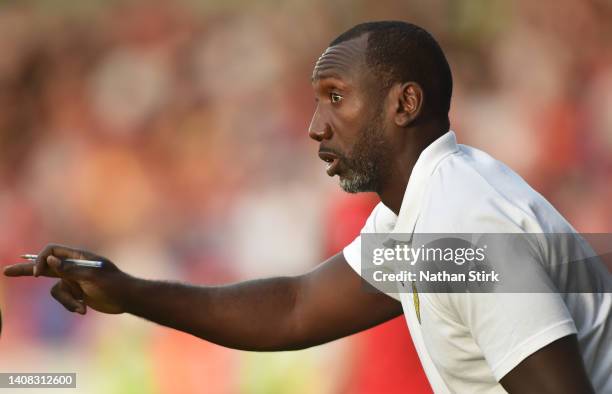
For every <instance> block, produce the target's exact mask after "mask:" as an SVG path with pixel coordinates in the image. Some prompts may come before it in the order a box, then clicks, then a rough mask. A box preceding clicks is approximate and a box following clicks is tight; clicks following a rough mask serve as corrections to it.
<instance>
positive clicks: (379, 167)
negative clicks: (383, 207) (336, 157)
mask: <svg viewBox="0 0 612 394" xmlns="http://www.w3.org/2000/svg"><path fill="white" fill-rule="evenodd" d="M379 114H380V115H379V116H376V117H375V118H374V119H373V121H372V123H371V124H370V126H368V127H366V128H365V129H364V130H363V131H362V132H361V134H360V138H359V140H358V141H357V142H356V143H355V147H354V148H353V152H352V154H351V156H350V157H343V158H342V161H343V163H342V164H344V168H345V174H344V175H343V176H340V177H339V178H340V187H341V188H342V190H344V191H345V192H347V193H359V192H378V191H379V189H380V186H381V181H382V179H384V178H385V176H386V173H387V171H388V165H389V164H388V157H389V151H390V148H389V146H388V145H387V143H386V141H385V139H384V133H383V126H382V119H381V118H382V112H381V111H380V112H379Z"/></svg>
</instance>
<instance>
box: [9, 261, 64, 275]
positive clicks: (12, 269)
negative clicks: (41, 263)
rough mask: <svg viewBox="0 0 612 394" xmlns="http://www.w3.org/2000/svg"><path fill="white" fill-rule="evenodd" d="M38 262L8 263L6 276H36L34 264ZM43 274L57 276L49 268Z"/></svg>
mask: <svg viewBox="0 0 612 394" xmlns="http://www.w3.org/2000/svg"><path fill="white" fill-rule="evenodd" d="M35 264H36V263H33V262H32V263H18V264H13V265H7V266H6V267H4V275H6V276H34V265H35ZM43 275H45V276H50V277H57V275H55V273H53V271H51V270H47V272H45V273H44V274H43Z"/></svg>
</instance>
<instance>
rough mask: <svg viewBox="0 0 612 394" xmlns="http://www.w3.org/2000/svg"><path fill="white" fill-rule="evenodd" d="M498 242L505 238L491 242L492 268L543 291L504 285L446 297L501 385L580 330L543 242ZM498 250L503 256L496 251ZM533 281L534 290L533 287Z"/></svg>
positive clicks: (505, 239) (504, 275) (505, 240)
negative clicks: (532, 357) (552, 274)
mask: <svg viewBox="0 0 612 394" xmlns="http://www.w3.org/2000/svg"><path fill="white" fill-rule="evenodd" d="M497 239H499V240H500V241H499V242H498V243H497V244H495V243H494V242H489V248H488V251H489V252H488V253H487V254H488V256H490V258H489V260H488V262H489V264H490V268H494V269H495V270H497V271H499V272H502V273H501V274H500V276H501V280H502V281H504V277H505V278H506V279H505V280H512V279H515V280H516V279H517V278H518V279H519V280H520V281H521V282H522V283H523V284H524V285H526V289H533V288H534V286H535V284H536V283H537V286H538V288H537V289H538V292H526V291H521V289H520V287H518V286H516V285H512V286H506V287H503V286H502V287H501V292H499V291H492V292H487V293H455V294H448V295H446V297H448V298H449V300H448V302H450V305H451V306H452V307H453V308H452V309H454V311H455V312H456V313H457V314H458V316H457V318H458V320H459V321H461V322H463V324H465V325H467V326H468V328H469V330H470V332H471V333H472V336H473V338H474V340H475V342H476V344H477V345H478V346H479V348H480V349H481V351H482V353H483V355H484V358H485V359H486V360H487V363H488V364H489V366H490V368H491V370H492V372H493V375H494V376H495V378H496V379H497V380H498V381H499V380H501V378H502V377H504V376H505V375H506V374H507V373H508V372H510V371H511V370H512V369H513V368H515V367H516V366H517V365H518V364H519V363H520V362H521V361H523V360H524V359H525V358H526V357H527V356H529V355H531V354H533V353H534V352H536V351H538V350H539V349H541V348H543V347H545V346H546V345H548V344H550V343H551V342H553V341H555V340H557V339H560V338H562V337H565V336H567V335H570V334H575V333H576V332H577V330H576V327H575V325H574V321H573V319H572V316H571V315H570V312H569V311H568V309H567V306H566V305H565V302H564V300H563V298H562V296H561V294H560V293H559V292H558V291H557V289H556V287H555V285H554V283H553V282H552V281H551V279H550V277H549V275H548V274H547V272H546V270H545V268H544V265H543V264H542V261H541V260H542V259H545V258H546V257H545V256H542V255H541V251H540V250H539V248H538V246H537V244H536V243H535V242H526V241H520V244H517V242H510V241H508V239H509V238H508V237H498V238H497ZM517 239H518V238H517ZM521 239H523V238H521ZM525 239H526V238H525ZM492 249H495V250H496V252H497V253H492V252H493V250H492ZM530 281H533V282H534V285H533V286H529V283H528V282H530ZM532 291H533V290H532ZM440 296H441V297H444V296H442V295H440ZM447 305H448V304H447Z"/></svg>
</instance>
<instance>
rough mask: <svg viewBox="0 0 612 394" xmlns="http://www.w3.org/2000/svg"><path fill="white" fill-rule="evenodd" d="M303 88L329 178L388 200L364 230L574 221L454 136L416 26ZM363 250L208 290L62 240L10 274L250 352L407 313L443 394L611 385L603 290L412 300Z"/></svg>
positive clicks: (352, 51) (391, 27)
mask: <svg viewBox="0 0 612 394" xmlns="http://www.w3.org/2000/svg"><path fill="white" fill-rule="evenodd" d="M312 83H313V87H314V91H315V98H316V101H317V107H316V110H315V113H314V115H313V118H312V122H311V125H310V129H309V135H310V137H311V138H313V139H314V140H316V141H318V142H319V143H320V149H319V156H320V157H321V159H323V160H324V161H325V162H327V173H328V174H329V175H330V176H335V175H338V176H339V179H340V185H341V187H342V188H343V189H344V190H345V191H348V192H351V193H356V192H361V191H375V192H376V193H378V195H379V197H380V199H381V203H380V204H379V205H378V206H377V207H376V208H375V209H374V210H373V212H372V214H371V215H370V218H369V219H368V221H367V223H366V225H365V227H364V230H363V231H362V233H368V232H391V231H393V230H394V229H399V230H401V231H402V232H405V233H409V232H412V231H415V232H416V231H422V232H470V231H472V232H474V231H478V232H483V233H485V232H511V230H512V232H517V231H518V232H547V231H548V232H557V231H558V232H563V231H564V230H565V231H567V230H568V229H571V227H570V226H569V225H568V224H567V223H566V222H565V221H564V219H563V218H562V217H561V216H560V215H559V214H558V213H557V212H556V211H555V210H554V208H552V207H551V206H550V204H548V203H546V201H545V200H544V199H543V197H541V196H540V195H539V194H537V193H536V192H535V191H533V190H532V189H531V188H529V187H528V186H527V185H526V183H525V182H524V181H523V180H522V179H520V177H518V175H516V174H514V173H512V172H511V171H510V170H509V169H507V168H506V167H504V166H503V165H502V164H501V163H499V162H496V161H495V160H493V159H492V158H490V157H489V156H487V155H486V154H484V153H482V152H479V151H477V150H475V149H472V148H469V147H465V146H461V145H457V143H456V141H455V135H454V133H453V132H452V131H449V120H448V110H449V106H450V98H451V91H452V78H451V73H450V69H449V66H448V63H447V61H446V59H445V57H444V54H443V53H442V50H441V49H440V47H439V46H438V44H437V43H436V41H435V40H434V39H433V38H432V37H431V36H430V35H429V34H428V33H427V32H426V31H424V30H423V29H421V28H419V27H417V26H415V25H412V24H407V23H403V22H375V23H365V24H361V25H357V26H355V27H353V28H352V29H350V30H348V31H347V32H345V33H343V34H342V35H340V36H339V37H338V38H336V39H335V40H334V41H333V42H332V43H331V44H330V46H329V47H328V48H327V49H326V50H325V52H324V53H323V55H322V56H321V57H320V58H319V59H318V61H317V63H316V65H315V68H314V71H313V75H312ZM443 216H444V217H446V219H445V218H444V217H443ZM360 245H361V240H360V237H358V238H357V239H356V240H355V241H354V242H353V243H351V244H350V245H349V246H347V247H346V248H345V250H344V252H343V253H339V254H337V255H335V256H333V257H331V258H330V259H329V260H327V261H325V262H324V263H322V264H321V265H319V266H318V267H317V268H315V269H314V270H313V271H312V272H309V273H306V274H304V275H301V276H296V277H277V278H270V279H262V280H255V281H247V282H242V283H238V284H233V285H227V286H216V287H204V286H192V285H188V284H182V283H171V282H158V281H149V280H143V279H139V278H135V277H132V276H130V275H128V274H126V273H124V272H122V271H121V270H120V269H119V268H118V267H117V266H116V265H115V264H113V263H112V262H111V261H109V260H108V259H106V258H104V257H101V256H97V255H95V254H93V253H91V252H87V251H83V250H76V249H72V248H68V247H64V246H59V245H49V246H47V247H46V248H45V249H44V250H42V251H41V252H40V253H39V255H38V259H37V260H36V262H34V263H24V264H16V265H13V266H9V267H7V268H6V269H5V274H6V275H8V276H31V275H33V276H48V277H58V278H60V280H59V281H58V282H57V284H56V285H55V286H54V287H53V289H52V290H51V293H52V295H53V297H54V298H56V299H57V300H58V301H59V302H60V303H61V304H62V305H64V306H65V307H66V308H67V309H68V310H69V311H72V312H77V313H81V314H85V312H86V309H87V307H91V308H93V309H95V310H98V311H100V312H104V313H132V314H134V315H137V316H140V317H143V318H145V319H148V320H151V321H154V322H157V323H159V324H163V325H165V326H168V327H172V328H175V329H178V330H182V331H185V332H188V333H191V334H193V335H196V336H198V337H200V338H203V339H206V340H208V341H212V342H214V343H217V344H220V345H223V346H227V347H232V348H236V349H244V350H253V351H275V350H291V349H301V348H305V347H310V346H314V345H318V344H322V343H325V342H329V341H332V340H335V339H338V338H341V337H344V336H347V335H350V334H352V333H355V332H358V331H362V330H365V329H367V328H369V327H372V326H375V325H377V324H380V323H382V322H385V321H387V320H389V319H391V318H393V317H396V316H398V315H400V314H402V313H404V314H405V315H406V319H407V321H408V325H409V328H410V331H411V335H412V338H413V340H414V342H415V347H416V348H417V351H418V352H419V356H420V358H421V361H422V363H423V366H424V369H425V371H426V373H427V376H428V379H429V381H430V383H431V385H432V387H433V389H434V391H435V392H436V393H447V392H459V393H498V392H505V391H507V392H510V393H556V394H558V393H589V392H594V389H595V390H597V391H598V392H612V379H611V378H610V374H609V372H610V370H611V369H612V357H611V356H610V354H611V353H610V351H609V350H610V349H609V343H610V339H611V338H612V337H611V334H610V333H611V331H610V330H611V328H610V327H611V324H610V318H609V308H610V305H611V303H612V301H611V298H610V294H609V293H604V294H595V293H594V294H579V295H577V296H574V297H569V298H568V297H566V296H561V295H560V294H559V293H557V292H551V293H545V294H539V295H534V296H533V297H531V296H530V297H526V295H525V294H509V295H508V294H505V295H504V294H501V295H497V294H481V295H468V294H461V295H460V297H455V296H454V295H444V294H434V295H432V296H430V297H426V296H425V295H421V301H420V304H419V306H418V311H417V310H416V307H417V303H416V302H415V299H414V298H413V297H415V296H416V294H413V293H409V292H402V293H400V294H399V297H398V296H394V297H390V296H389V295H387V294H384V293H382V292H373V291H366V290H364V287H363V285H362V281H361V279H360V277H359V275H358V274H356V273H355V272H354V270H357V273H359V270H360V264H361V262H360V258H361V256H360V252H359V251H360ZM67 258H85V259H93V260H101V261H103V267H102V268H101V269H93V268H85V267H78V266H76V265H75V264H72V263H70V262H67V261H65V259H67ZM351 267H352V268H351ZM561 290H562V289H561ZM395 297H398V298H399V301H400V302H398V299H397V298H395ZM526 311H529V312H527V313H525V312H526ZM416 313H418V316H417V315H416ZM372 362H375V360H372ZM585 364H586V367H585Z"/></svg>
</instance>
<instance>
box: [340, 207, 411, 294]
mask: <svg viewBox="0 0 612 394" xmlns="http://www.w3.org/2000/svg"><path fill="white" fill-rule="evenodd" d="M396 220H397V216H396V215H395V214H394V213H393V211H391V210H390V209H389V208H387V207H386V206H385V205H384V204H383V203H382V202H381V203H378V205H376V207H374V209H373V210H372V213H370V216H369V217H368V219H367V220H366V223H365V225H364V226H363V228H362V229H361V231H360V235H358V236H357V237H356V238H355V239H354V240H353V241H352V242H351V243H350V244H348V245H347V246H345V247H344V249H343V250H342V254H343V255H344V258H345V260H346V262H347V263H348V264H349V265H350V266H351V268H352V269H353V270H354V271H355V272H356V273H357V274H358V275H359V276H362V275H361V234H372V233H390V232H391V231H393V227H394V226H395V221H396ZM385 294H387V295H388V296H390V297H392V298H394V299H396V300H397V301H400V297H399V294H396V293H385Z"/></svg>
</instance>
